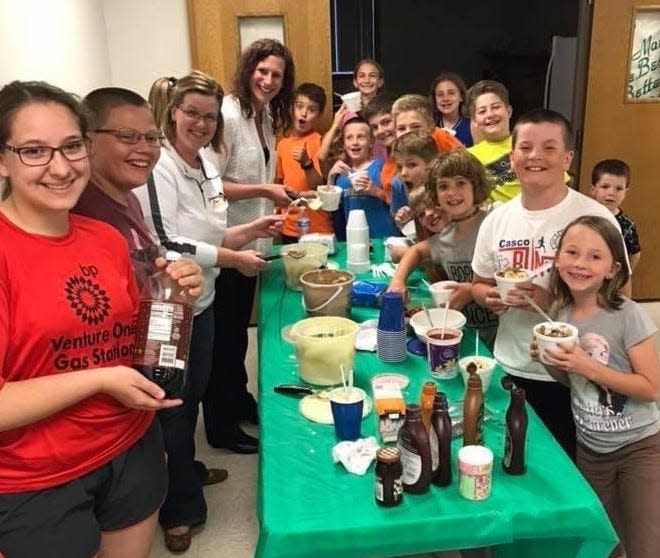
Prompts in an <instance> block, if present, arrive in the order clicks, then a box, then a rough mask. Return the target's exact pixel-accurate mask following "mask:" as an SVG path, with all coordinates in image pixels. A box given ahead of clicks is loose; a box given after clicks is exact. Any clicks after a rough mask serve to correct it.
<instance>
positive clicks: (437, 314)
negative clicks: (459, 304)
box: [410, 308, 467, 343]
mask: <svg viewBox="0 0 660 558" xmlns="http://www.w3.org/2000/svg"><path fill="white" fill-rule="evenodd" d="M444 311H445V309H444V308H429V314H431V321H432V322H433V326H431V324H429V321H428V319H427V317H426V312H424V310H422V311H421V312H417V314H415V315H413V317H412V318H410V327H412V328H413V330H414V331H415V335H417V337H418V338H419V339H420V340H421V341H424V343H426V331H427V330H429V329H431V327H441V326H442V315H443V313H444ZM466 321H467V319H466V318H465V316H464V315H463V313H462V312H459V311H458V310H453V309H451V308H450V309H449V310H447V323H446V324H445V327H450V328H453V329H463V326H464V325H465V322H466Z"/></svg>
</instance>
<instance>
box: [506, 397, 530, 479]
mask: <svg viewBox="0 0 660 558" xmlns="http://www.w3.org/2000/svg"><path fill="white" fill-rule="evenodd" d="M526 438H527V406H526V405H525V390H524V389H522V388H514V389H512V390H511V402H510V403H509V408H508V409H507V411H506V433H505V438H504V458H503V459H502V467H503V468H504V472H505V473H509V474H510V475H522V474H524V473H525V470H526V467H525V441H526Z"/></svg>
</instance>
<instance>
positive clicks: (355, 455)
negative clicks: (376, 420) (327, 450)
mask: <svg viewBox="0 0 660 558" xmlns="http://www.w3.org/2000/svg"><path fill="white" fill-rule="evenodd" d="M378 448H379V445H378V442H377V441H376V438H375V437H373V436H369V437H368V438H360V439H358V440H355V442H339V443H338V444H337V445H336V446H335V447H333V448H332V460H333V461H334V462H335V463H338V462H340V461H341V463H342V465H343V466H344V467H346V470H347V471H348V472H349V473H353V474H354V475H364V474H365V473H366V472H367V469H368V468H369V465H371V462H372V461H373V460H374V459H376V451H377V450H378Z"/></svg>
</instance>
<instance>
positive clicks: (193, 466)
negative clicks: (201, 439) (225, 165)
mask: <svg viewBox="0 0 660 558" xmlns="http://www.w3.org/2000/svg"><path fill="white" fill-rule="evenodd" d="M222 101H223V92H222V88H221V87H220V85H218V83H217V82H215V80H213V78H211V77H210V76H207V75H206V74H204V73H202V72H192V73H191V74H189V75H187V76H185V77H183V78H181V79H180V80H178V81H177V82H176V85H175V86H174V87H173V89H172V91H171V94H170V100H169V104H168V106H167V110H166V111H165V115H164V120H163V131H164V133H165V136H166V138H167V140H166V142H165V144H164V147H163V148H162V150H161V156H160V159H159V160H158V163H157V165H156V167H155V168H154V172H153V175H152V177H151V178H150V179H149V182H148V184H147V186H143V187H141V188H138V189H137V190H136V191H135V192H136V195H137V196H138V199H139V200H140V204H141V206H142V210H143V212H144V214H145V221H146V223H147V224H148V225H149V227H150V228H151V231H152V233H154V235H155V237H156V238H158V240H159V242H160V244H162V245H163V246H165V247H166V248H167V249H168V250H174V251H177V252H180V253H187V254H189V255H190V257H191V258H193V259H194V260H195V261H196V262H197V263H198V264H199V265H200V266H201V267H202V270H203V275H204V279H205V284H204V291H203V293H202V295H201V296H200V297H199V298H198V299H197V300H196V301H195V305H194V314H195V318H194V321H193V331H192V340H191V345H190V353H189V365H188V382H187V385H186V387H185V393H184V397H183V399H184V404H183V405H182V406H181V407H179V408H177V409H173V410H171V412H163V413H160V414H159V419H160V421H161V425H162V427H163V434H164V439H165V449H166V451H167V454H168V473H169V487H168V493H167V498H166V499H165V502H164V503H163V506H162V507H161V510H160V517H159V521H160V524H161V526H162V527H163V529H164V530H165V543H166V546H167V547H168V548H169V549H170V550H172V551H173V552H181V551H185V550H187V548H188V546H189V545H190V538H191V528H192V527H194V526H196V525H199V524H201V523H203V522H204V521H205V520H206V501H205V500H204V494H203V492H202V485H203V484H205V483H208V481H209V479H208V472H207V470H206V468H205V466H204V465H203V464H202V463H200V462H198V461H195V460H194V458H195V443H194V433H195V425H196V423H197V415H198V409H199V402H200V400H201V398H202V396H203V395H204V393H205V391H206V386H207V383H208V378H209V376H210V374H211V364H212V363H211V351H210V347H211V345H212V343H213V337H214V331H213V326H214V316H213V310H212V305H213V299H214V297H216V298H217V297H222V296H225V293H217V296H216V293H215V279H216V277H217V276H218V273H220V270H219V268H220V267H222V268H226V267H233V268H236V269H240V270H241V271H242V272H243V273H247V274H251V275H254V274H256V273H257V272H258V271H259V269H262V268H263V267H264V266H265V265H266V262H265V261H264V260H263V259H262V258H261V257H260V253H259V252H257V251H255V250H243V251H240V252H239V251H234V249H238V248H240V247H241V246H243V245H245V244H246V243H247V242H250V241H253V240H254V239H255V238H258V237H268V236H269V235H272V234H276V232H277V230H278V228H279V227H278V225H279V224H280V222H281V218H280V217H278V216H275V215H269V216H264V217H261V218H257V219H254V220H252V221H251V222H249V223H245V224H241V225H238V226H235V227H229V228H227V202H226V201H225V195H224V192H223V184H222V180H221V179H220V175H219V173H218V171H217V170H216V168H215V167H214V165H213V164H212V163H211V161H209V160H208V159H207V158H206V157H205V156H204V153H203V151H202V149H203V148H204V147H205V146H207V145H209V144H210V145H212V146H213V147H214V148H216V149H217V148H219V146H220V145H221V142H222V130H223V126H222V120H223V119H222V114H221V113H220V106H221V104H222ZM227 271H228V270H227V269H223V271H222V273H226V272H227ZM168 411H170V410H168Z"/></svg>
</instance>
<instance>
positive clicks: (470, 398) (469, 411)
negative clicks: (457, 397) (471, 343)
mask: <svg viewBox="0 0 660 558" xmlns="http://www.w3.org/2000/svg"><path fill="white" fill-rule="evenodd" d="M467 371H468V372H469V373H470V377H469V378H468V381H467V389H466V390H465V399H464V400H463V445H464V446H471V445H474V444H476V445H481V444H483V426H484V425H483V422H484V394H483V391H482V389H481V378H480V377H479V375H478V374H477V373H476V372H477V365H476V364H474V363H473V362H471V363H470V364H468V366H467Z"/></svg>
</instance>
